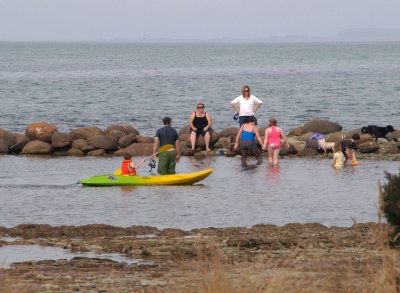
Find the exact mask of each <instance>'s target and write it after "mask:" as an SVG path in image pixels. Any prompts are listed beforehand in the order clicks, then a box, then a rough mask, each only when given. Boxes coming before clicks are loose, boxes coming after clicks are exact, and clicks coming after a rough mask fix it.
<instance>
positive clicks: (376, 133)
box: [361, 125, 394, 142]
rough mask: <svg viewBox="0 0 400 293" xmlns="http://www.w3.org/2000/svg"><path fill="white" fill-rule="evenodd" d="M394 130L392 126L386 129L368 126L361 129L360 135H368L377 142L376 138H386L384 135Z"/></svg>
mask: <svg viewBox="0 0 400 293" xmlns="http://www.w3.org/2000/svg"><path fill="white" fill-rule="evenodd" d="M393 131H394V128H393V126H392V125H388V126H386V127H381V126H376V125H368V126H367V127H363V128H361V132H362V133H369V134H371V135H372V137H374V138H375V142H376V141H378V138H386V139H387V140H389V139H388V138H387V137H386V134H388V133H389V132H393Z"/></svg>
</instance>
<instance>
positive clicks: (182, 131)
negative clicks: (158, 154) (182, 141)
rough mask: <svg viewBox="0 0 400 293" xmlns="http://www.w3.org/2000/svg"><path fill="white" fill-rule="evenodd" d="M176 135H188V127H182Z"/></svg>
mask: <svg viewBox="0 0 400 293" xmlns="http://www.w3.org/2000/svg"><path fill="white" fill-rule="evenodd" d="M178 134H179V137H180V136H181V135H182V134H190V126H189V125H186V126H184V127H182V128H181V129H180V130H179V132H178Z"/></svg>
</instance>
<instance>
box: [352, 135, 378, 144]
mask: <svg viewBox="0 0 400 293" xmlns="http://www.w3.org/2000/svg"><path fill="white" fill-rule="evenodd" d="M370 141H374V138H373V137H372V136H371V135H370V134H361V135H360V140H358V141H356V142H355V145H356V146H358V145H360V144H362V143H364V142H370Z"/></svg>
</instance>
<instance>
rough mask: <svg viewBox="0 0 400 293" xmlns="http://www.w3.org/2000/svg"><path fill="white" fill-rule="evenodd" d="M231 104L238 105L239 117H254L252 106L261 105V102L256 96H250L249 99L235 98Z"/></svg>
mask: <svg viewBox="0 0 400 293" xmlns="http://www.w3.org/2000/svg"><path fill="white" fill-rule="evenodd" d="M231 104H239V107H240V109H239V110H240V111H239V116H252V115H254V105H255V104H262V101H261V100H260V99H259V98H257V97H256V96H253V95H250V97H249V99H247V100H246V99H245V98H244V97H243V95H241V96H239V97H237V98H235V99H234V100H233V101H232V102H231Z"/></svg>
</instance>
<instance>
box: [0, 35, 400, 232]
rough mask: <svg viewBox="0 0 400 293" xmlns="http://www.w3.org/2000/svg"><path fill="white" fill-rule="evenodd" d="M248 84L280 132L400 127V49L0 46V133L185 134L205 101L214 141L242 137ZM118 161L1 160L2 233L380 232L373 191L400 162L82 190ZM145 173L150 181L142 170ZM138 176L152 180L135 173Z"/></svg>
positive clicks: (284, 168) (224, 172)
mask: <svg viewBox="0 0 400 293" xmlns="http://www.w3.org/2000/svg"><path fill="white" fill-rule="evenodd" d="M243 84H249V85H250V86H251V88H252V93H253V94H254V95H256V96H258V97H259V98H261V99H262V100H263V101H264V106H263V107H262V108H261V109H260V111H259V112H258V113H257V115H258V118H259V121H260V124H265V123H266V121H267V119H268V118H269V117H271V116H275V117H277V118H278V121H279V124H280V125H281V126H283V128H284V129H285V130H286V131H289V130H290V129H291V128H294V127H297V126H300V125H302V124H303V123H304V122H305V121H307V120H309V119H312V118H324V119H329V120H332V121H335V122H338V123H340V124H341V125H342V126H343V127H344V128H345V129H352V128H358V127H361V126H363V125H366V124H371V123H374V124H379V125H387V124H392V125H393V126H395V128H400V118H399V117H400V115H399V109H400V43H358V44H112V43H0V102H1V107H0V128H4V129H6V130H9V131H14V132H18V133H23V132H24V131H25V129H26V126H27V125H28V124H30V123H32V122H35V121H46V122H50V123H53V124H55V125H57V126H58V127H59V129H60V130H61V131H69V130H71V129H73V128H76V127H81V126H88V125H96V126H99V127H100V128H103V129H104V128H105V127H107V126H108V125H110V124H113V123H131V124H132V125H134V126H135V127H136V128H137V129H139V131H140V132H141V133H142V134H144V135H153V134H154V133H155V130H156V129H157V128H158V127H160V124H161V119H162V117H164V116H166V115H168V116H171V117H172V118H173V123H174V126H175V127H176V128H181V127H182V126H184V125H186V124H187V120H188V118H189V115H190V113H191V112H192V111H193V110H194V108H195V105H196V103H197V101H199V100H202V101H204V102H205V104H206V111H208V112H209V113H210V114H211V115H212V116H213V118H214V128H215V129H216V130H217V131H220V130H222V129H224V128H226V127H231V126H236V125H237V124H235V122H234V121H233V120H232V112H233V111H232V109H231V107H230V101H231V100H232V99H233V98H234V97H236V96H237V95H239V94H240V90H241V87H242V85H243ZM119 164H120V162H119V158H80V159H78V158H50V159H49V158H35V157H19V156H0V226H14V225H17V224H20V223H47V224H53V225H61V224H71V225H80V224H89V223H108V224H112V225H118V226H129V225H139V224H142V225H152V226H157V227H159V228H164V227H178V228H184V229H190V228H194V227H204V226H251V225H253V224H257V223H273V224H278V225H281V224H285V223H288V222H313V221H317V222H321V223H323V224H326V225H351V224H352V220H351V218H352V217H353V218H354V219H356V220H357V221H360V222H364V221H374V220H376V207H375V202H376V200H377V181H378V179H383V172H384V170H388V171H391V172H394V173H396V172H398V168H399V165H398V162H382V161H381V162H375V161H365V162H362V164H361V165H360V166H357V167H356V168H348V169H345V170H343V172H342V173H340V174H336V173H335V172H334V171H333V170H332V169H331V168H330V167H329V162H328V161H307V160H283V161H282V165H281V168H280V169H279V170H274V169H268V168H267V167H266V166H265V165H264V166H261V167H259V168H257V169H255V170H252V171H249V172H241V171H240V163H239V161H238V160H237V159H227V158H222V157H218V158H210V159H206V160H202V161H195V160H193V159H191V158H183V160H182V162H181V163H180V165H179V167H178V171H179V172H186V171H187V172H190V171H195V170H200V169H205V168H209V167H212V168H214V173H213V174H212V176H211V177H209V178H207V179H206V180H204V181H203V182H202V184H198V185H195V186H185V187H137V188H82V187H81V186H79V185H78V184H76V183H77V182H78V180H80V179H82V178H85V177H89V176H92V175H96V174H101V173H107V172H110V171H113V170H114V169H115V168H117V167H118V166H119ZM144 169H146V168H144ZM143 171H144V172H145V171H146V170H143Z"/></svg>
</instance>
